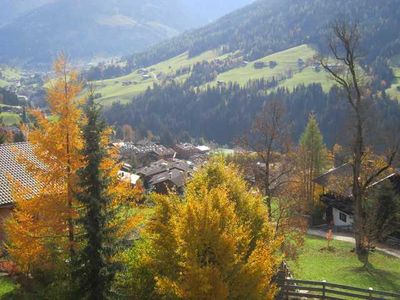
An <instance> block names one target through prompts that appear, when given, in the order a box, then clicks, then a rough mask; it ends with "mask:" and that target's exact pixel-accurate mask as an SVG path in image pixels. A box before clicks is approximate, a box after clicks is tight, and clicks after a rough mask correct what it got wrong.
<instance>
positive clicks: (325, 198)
mask: <svg viewBox="0 0 400 300" xmlns="http://www.w3.org/2000/svg"><path fill="white" fill-rule="evenodd" d="M388 180H389V181H390V183H391V184H392V186H393V189H394V191H395V192H396V193H397V194H400V174H399V173H398V172H396V173H393V174H390V175H389V176H387V177H385V178H383V179H381V180H379V181H376V182H374V183H373V184H371V185H370V186H368V189H374V188H376V187H378V186H379V185H381V184H382V183H384V182H387V181H388ZM321 201H322V202H324V203H325V204H326V205H328V206H332V207H334V208H337V209H338V210H340V211H343V212H345V213H347V214H349V215H352V214H354V205H353V203H354V202H353V198H352V197H351V196H348V197H346V196H343V195H339V194H337V193H333V192H330V193H326V194H324V195H322V196H321Z"/></svg>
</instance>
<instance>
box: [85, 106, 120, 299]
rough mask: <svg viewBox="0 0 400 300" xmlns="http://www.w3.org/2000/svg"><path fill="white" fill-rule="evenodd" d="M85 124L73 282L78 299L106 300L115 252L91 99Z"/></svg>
mask: <svg viewBox="0 0 400 300" xmlns="http://www.w3.org/2000/svg"><path fill="white" fill-rule="evenodd" d="M85 115H86V118H87V124H86V125H85V126H84V127H83V129H82V130H83V136H84V142H85V145H84V149H83V154H84V159H85V166H84V167H83V168H82V169H80V170H79V177H80V187H81V191H80V192H79V193H78V200H79V201H80V202H81V203H82V205H83V207H84V212H83V215H82V218H81V222H82V225H83V229H84V235H83V243H84V248H83V250H82V252H81V253H80V256H79V264H78V266H79V267H78V268H77V283H78V286H79V296H80V297H85V298H88V299H96V300H97V299H107V298H108V296H109V294H110V287H111V284H112V281H113V279H114V276H115V272H116V265H114V264H113V263H112V262H111V260H110V258H111V256H112V255H113V254H114V253H115V248H116V243H115V242H114V240H113V236H114V234H113V233H114V232H113V229H112V228H110V226H109V220H110V219H111V218H112V217H113V212H112V210H111V209H110V202H111V197H109V196H108V195H107V187H108V185H109V179H107V175H108V173H107V171H104V170H101V168H100V165H101V163H102V161H103V160H104V159H106V158H107V151H106V149H104V147H103V146H102V144H101V136H102V134H103V132H104V130H105V128H106V124H105V122H104V120H103V119H102V118H101V116H100V109H99V107H98V106H97V105H96V104H95V103H94V101H93V98H90V99H89V100H88V103H87V105H86V107H85Z"/></svg>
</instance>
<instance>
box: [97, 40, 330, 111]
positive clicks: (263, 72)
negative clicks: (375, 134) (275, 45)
mask: <svg viewBox="0 0 400 300" xmlns="http://www.w3.org/2000/svg"><path fill="white" fill-rule="evenodd" d="M315 54H316V52H315V51H314V50H313V49H312V48H311V47H309V46H307V45H301V46H298V47H294V48H291V49H287V50H285V51H281V52H278V53H275V54H272V55H268V56H266V57H264V58H262V59H259V60H257V61H263V62H266V63H268V62H269V61H276V62H277V63H278V65H277V66H276V67H275V68H273V69H270V68H269V67H265V68H262V69H255V68H254V62H250V63H249V64H248V65H247V66H245V67H239V68H235V69H232V70H229V71H227V72H224V73H221V74H219V75H218V77H217V78H216V80H215V81H213V82H211V83H209V84H210V85H215V84H217V81H224V82H229V81H232V82H238V83H239V84H241V85H245V84H246V83H247V82H248V81H249V80H252V79H259V78H267V79H268V78H272V77H273V76H275V77H277V76H278V77H279V76H280V75H284V74H285V73H286V72H287V71H289V70H291V71H292V72H293V77H292V78H290V79H288V80H286V81H283V82H281V83H280V86H285V87H287V88H289V89H292V88H294V87H295V86H296V85H299V84H310V83H314V82H319V83H321V84H322V86H323V88H324V89H325V90H329V88H330V87H331V85H332V84H331V82H329V80H328V78H327V76H326V75H325V73H324V72H319V73H317V72H315V71H314V69H313V68H312V67H307V68H305V69H304V70H303V71H302V72H299V70H298V67H297V60H298V59H299V58H301V59H303V60H304V61H307V60H308V59H312V58H313V57H314V56H315ZM226 56H227V54H225V55H222V56H219V55H218V53H217V52H216V51H207V52H204V53H203V54H201V55H199V56H196V57H193V58H188V54H187V53H183V54H181V55H178V56H176V57H174V58H171V59H169V60H166V61H164V62H162V63H159V64H156V65H153V66H150V67H148V68H147V69H148V70H150V71H151V74H153V75H156V74H159V73H161V72H162V73H164V74H174V73H175V71H176V70H177V69H179V68H182V67H186V66H190V65H193V64H195V63H197V62H201V61H203V60H208V61H211V60H213V59H216V58H218V59H224V58H225V57H226ZM187 76H188V75H183V76H180V77H178V78H176V79H175V80H178V81H183V80H184V79H185V78H187ZM123 81H136V82H137V83H136V84H132V85H129V86H122V82H123ZM156 81H157V80H156V79H154V78H150V79H147V80H143V79H142V78H141V76H140V74H138V72H137V71H135V72H133V73H131V74H129V75H126V76H123V77H118V78H114V79H109V80H102V81H96V82H94V84H95V86H96V88H97V92H98V93H101V94H102V98H100V101H101V102H102V103H103V104H104V105H108V104H110V103H112V102H113V101H115V100H118V99H119V100H121V101H122V102H124V101H129V100H130V99H132V97H133V96H134V95H136V94H138V93H141V92H144V91H145V90H146V89H147V88H148V87H150V86H152V85H153V83H155V82H156Z"/></svg>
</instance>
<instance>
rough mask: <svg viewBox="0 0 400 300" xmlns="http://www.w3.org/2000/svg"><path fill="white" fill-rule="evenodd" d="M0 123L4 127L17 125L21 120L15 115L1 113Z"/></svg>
mask: <svg viewBox="0 0 400 300" xmlns="http://www.w3.org/2000/svg"><path fill="white" fill-rule="evenodd" d="M0 121H2V122H3V123H4V125H6V126H10V125H18V124H19V123H20V122H21V118H20V116H19V115H17V114H15V113H8V112H3V113H0Z"/></svg>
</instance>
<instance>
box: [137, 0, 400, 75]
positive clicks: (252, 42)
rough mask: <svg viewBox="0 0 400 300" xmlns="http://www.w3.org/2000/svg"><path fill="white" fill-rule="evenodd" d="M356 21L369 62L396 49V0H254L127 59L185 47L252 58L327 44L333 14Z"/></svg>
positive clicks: (150, 60)
mask: <svg viewBox="0 0 400 300" xmlns="http://www.w3.org/2000/svg"><path fill="white" fill-rule="evenodd" d="M346 16H347V17H348V18H349V19H354V20H359V22H360V25H361V26H360V27H361V29H362V31H363V36H364V41H363V46H365V48H368V49H367V50H368V51H366V52H368V57H367V58H366V59H367V60H368V61H372V60H374V59H375V58H376V57H377V56H379V55H384V56H387V57H391V56H393V55H394V54H397V53H399V49H400V47H399V45H400V39H399V37H400V32H399V30H398V28H400V18H399V16H400V0H382V1H376V0H352V1H348V0H258V1H256V2H255V3H253V4H251V5H248V6H246V7H245V8H242V9H239V10H237V11H235V12H233V13H231V14H229V15H227V16H225V17H222V18H221V19H219V20H218V21H216V22H214V23H211V24H210V25H207V26H205V27H203V28H201V29H198V30H195V31H192V32H188V33H185V34H182V35H180V36H178V37H176V38H173V39H171V40H169V41H167V42H164V43H161V44H159V45H157V46H156V47H154V48H152V49H151V50H150V51H146V52H144V53H141V54H137V55H134V56H133V57H131V58H130V59H129V63H130V64H131V65H132V67H133V68H134V67H135V66H148V65H152V64H154V63H158V62H160V61H163V60H166V59H169V58H171V57H174V56H176V55H179V54H180V53H183V52H185V51H189V53H190V55H191V56H194V55H197V54H199V53H202V52H204V51H207V50H211V49H216V48H222V49H223V50H224V51H226V52H233V51H237V50H240V51H241V52H242V53H243V54H244V55H245V56H246V58H247V59H249V60H253V59H257V58H260V57H263V56H265V55H267V54H271V53H274V52H277V51H281V50H284V49H288V48H290V47H294V46H297V45H300V44H304V43H307V44H315V45H317V46H319V47H320V48H322V46H323V45H325V44H326V38H325V34H326V29H327V26H328V25H329V23H330V22H331V21H332V20H333V19H335V18H339V17H340V18H343V17H346Z"/></svg>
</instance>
